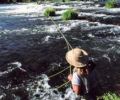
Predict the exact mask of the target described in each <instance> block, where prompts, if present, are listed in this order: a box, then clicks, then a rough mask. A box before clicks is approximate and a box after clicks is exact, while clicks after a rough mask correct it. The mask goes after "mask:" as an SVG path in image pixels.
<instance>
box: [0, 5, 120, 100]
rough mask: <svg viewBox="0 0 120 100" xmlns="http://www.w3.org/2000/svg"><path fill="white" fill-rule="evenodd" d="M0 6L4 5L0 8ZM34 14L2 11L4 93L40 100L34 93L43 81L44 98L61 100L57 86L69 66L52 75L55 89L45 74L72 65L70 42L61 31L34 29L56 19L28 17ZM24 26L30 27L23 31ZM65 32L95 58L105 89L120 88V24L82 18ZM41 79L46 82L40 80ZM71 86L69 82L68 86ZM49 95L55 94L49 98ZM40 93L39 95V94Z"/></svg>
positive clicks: (0, 87)
mask: <svg viewBox="0 0 120 100" xmlns="http://www.w3.org/2000/svg"><path fill="white" fill-rule="evenodd" d="M6 7H7V6H6ZM0 10H1V11H2V10H4V9H3V8H0ZM16 15H17V14H16ZM23 15H24V16H25V15H26V14H23ZM30 15H32V14H30ZM42 17H43V16H41V18H42ZM32 18H33V17H29V16H28V17H19V16H17V17H14V16H13V15H11V16H10V14H8V13H7V14H4V13H3V14H2V15H0V22H1V23H2V24H0V27H1V32H0V51H1V52H0V97H1V99H2V100H37V99H35V98H34V97H33V96H34V95H35V94H34V91H36V90H35V89H36V88H37V87H38V86H39V88H40V86H41V87H42V85H43V87H42V92H41V93H46V94H41V95H43V97H41V99H42V100H57V98H63V100H64V97H61V95H62V94H61V93H58V91H57V90H54V87H55V86H59V85H60V84H62V83H63V82H65V81H66V80H67V79H66V76H67V74H69V70H67V71H65V72H64V73H63V74H61V75H59V76H57V77H54V78H52V79H50V81H49V84H50V85H51V88H50V89H52V90H50V89H49V85H47V86H48V88H47V89H45V88H44V85H45V84H47V81H48V80H47V77H46V76H43V77H42V76H41V75H42V74H46V75H47V76H50V75H52V74H54V73H56V72H58V71H60V70H62V69H64V68H66V67H67V66H68V64H67V62H66V60H65V57H64V56H65V53H66V52H67V46H66V43H65V41H64V39H63V37H62V36H61V35H60V34H59V33H53V34H51V33H47V32H40V30H39V29H37V31H36V32H34V31H33V30H34V29H35V25H38V26H39V25H43V24H44V25H51V24H52V23H51V21H48V20H45V21H42V20H41V19H38V16H37V17H36V20H34V21H33V20H32V21H31V20H30V21H28V20H29V19H32ZM34 18H35V17H34ZM78 21H79V20H78ZM58 22H59V21H58ZM22 28H27V29H28V30H27V31H23V30H22ZM14 29H18V30H19V31H14ZM32 33H34V34H32ZM64 34H65V37H66V38H67V39H68V41H69V42H70V44H71V45H72V46H73V47H80V48H83V49H85V50H86V51H88V52H89V55H90V57H92V58H93V59H94V60H95V63H96V65H97V66H96V68H95V70H96V73H97V80H98V81H99V83H100V85H101V88H102V91H104V92H105V91H108V90H114V91H116V92H117V91H119V88H120V68H119V66H120V62H119V60H120V27H118V26H110V25H103V26H102V25H99V24H97V23H90V22H85V23H83V22H81V24H80V25H78V26H76V27H75V28H74V29H71V30H70V31H67V32H65V33H64ZM14 62H19V63H21V65H22V66H21V67H20V68H19V67H18V66H17V65H15V64H12V63H14ZM21 68H22V69H21ZM45 79H46V80H45ZM41 80H43V81H42V82H43V83H39V81H40V82H41ZM44 80H45V83H44ZM58 80H59V81H58ZM38 83H39V84H42V85H38ZM67 88H68V86H66V87H65V88H64V89H67ZM48 91H49V93H48ZM50 91H52V92H50ZM48 95H51V97H49V99H48V98H47V96H48ZM36 96H38V97H39V95H36ZM45 96H46V98H44V97H45ZM38 100H39V99H38ZM60 100H62V99H60Z"/></svg>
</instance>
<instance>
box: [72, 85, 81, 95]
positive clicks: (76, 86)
mask: <svg viewBox="0 0 120 100" xmlns="http://www.w3.org/2000/svg"><path fill="white" fill-rule="evenodd" d="M72 89H73V91H74V92H75V93H76V94H77V95H79V94H80V85H74V84H72Z"/></svg>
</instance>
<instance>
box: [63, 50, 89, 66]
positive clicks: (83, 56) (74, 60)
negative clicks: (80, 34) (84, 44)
mask: <svg viewBox="0 0 120 100" xmlns="http://www.w3.org/2000/svg"><path fill="white" fill-rule="evenodd" d="M65 58H66V60H67V62H68V63H69V64H70V65H72V66H74V67H80V68H82V67H85V66H86V64H87V61H88V53H87V52H86V51H85V50H83V49H80V48H74V49H72V50H70V51H68V52H67V53H66V57H65Z"/></svg>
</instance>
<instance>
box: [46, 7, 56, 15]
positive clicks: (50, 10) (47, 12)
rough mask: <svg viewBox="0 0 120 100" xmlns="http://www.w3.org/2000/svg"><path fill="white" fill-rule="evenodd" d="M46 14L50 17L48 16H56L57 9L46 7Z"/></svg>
mask: <svg viewBox="0 0 120 100" xmlns="http://www.w3.org/2000/svg"><path fill="white" fill-rule="evenodd" d="M44 15H45V16H46V17H48V16H55V9H54V8H52V7H48V8H46V9H45V11H44Z"/></svg>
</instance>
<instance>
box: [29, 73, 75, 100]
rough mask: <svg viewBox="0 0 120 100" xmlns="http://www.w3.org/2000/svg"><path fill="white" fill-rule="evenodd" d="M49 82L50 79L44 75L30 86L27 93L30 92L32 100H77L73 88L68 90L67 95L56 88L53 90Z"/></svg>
mask: <svg viewBox="0 0 120 100" xmlns="http://www.w3.org/2000/svg"><path fill="white" fill-rule="evenodd" d="M48 81H49V78H48V77H47V76H46V75H45V74H42V75H41V76H40V77H37V80H35V81H34V82H32V83H30V84H28V86H27V91H28V92H29V97H30V100H40V99H42V100H66V99H69V100H75V98H76V97H77V95H75V94H74V93H73V91H72V89H71V88H67V89H66V91H65V94H62V93H61V92H59V91H58V90H57V89H56V88H52V87H51V86H50V85H49V84H48Z"/></svg>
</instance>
